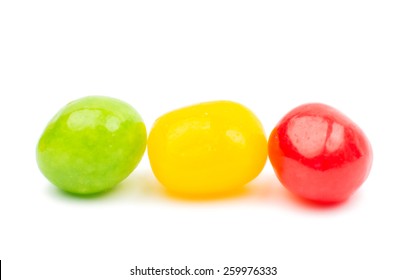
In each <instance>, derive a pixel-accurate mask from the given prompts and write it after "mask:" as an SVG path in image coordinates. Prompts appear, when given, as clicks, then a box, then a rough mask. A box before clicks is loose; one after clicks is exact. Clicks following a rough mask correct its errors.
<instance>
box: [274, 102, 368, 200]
mask: <svg viewBox="0 0 406 280" xmlns="http://www.w3.org/2000/svg"><path fill="white" fill-rule="evenodd" d="M268 151H269V158H270V160H271V163H272V166H273V168H274V170H275V173H276V175H277V177H278V178H279V180H280V182H281V183H282V184H283V185H284V186H285V187H286V188H287V189H289V190H290V191H292V192H293V193H295V194H297V195H299V196H301V197H304V198H307V199H310V200H314V201H318V202H326V203H329V202H340V201H343V200H345V199H347V198H348V197H349V196H350V195H351V194H353V193H354V191H355V190H357V189H358V188H359V187H360V186H361V184H362V183H363V182H364V181H365V180H366V178H367V177H368V174H369V171H370V168H371V164H372V149H371V146H370V143H369V141H368V139H367V137H366V136H365V134H364V133H363V132H362V131H361V129H360V128H359V127H358V126H357V125H356V124H355V123H354V122H353V121H351V120H350V119H349V118H347V117H346V116H344V115H343V114H342V113H340V112H339V111H337V110H336V109H334V108H332V107H330V106H327V105H324V104H317V103H314V104H305V105H302V106H299V107H297V108H295V109H293V110H292V111H290V112H289V113H288V114H287V115H286V116H285V117H284V118H283V119H282V120H281V121H280V122H279V123H278V124H277V126H276V127H275V128H274V130H273V131H272V133H271V135H270V137H269V141H268Z"/></svg>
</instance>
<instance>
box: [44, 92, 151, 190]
mask: <svg viewBox="0 0 406 280" xmlns="http://www.w3.org/2000/svg"><path fill="white" fill-rule="evenodd" d="M146 140H147V134H146V129H145V125H144V122H143V121H142V119H141V117H140V115H139V114H138V113H137V112H136V111H135V110H134V108H132V107H131V106H130V105H128V104H127V103H125V102H122V101H120V100H117V99H113V98H109V97H102V96H89V97H85V98H82V99H78V100H76V101H73V102H71V103H69V104H67V105H66V106H65V107H64V108H62V109H61V110H60V111H59V112H58V113H57V114H56V115H55V116H54V117H53V119H52V120H51V121H50V122H49V124H48V126H47V127H46V129H45V131H44V132H43V134H42V136H41V138H40V140H39V142H38V146H37V163H38V166H39V168H40V170H41V171H42V173H43V174H44V175H45V177H47V178H48V180H49V181H50V182H52V183H53V184H54V185H55V186H57V187H59V188H61V189H63V190H65V191H68V192H71V193H76V194H92V193H97V192H101V191H105V190H108V189H110V188H112V187H114V186H115V185H117V184H118V183H119V182H120V181H122V180H123V179H124V178H126V177H127V176H128V175H129V174H130V173H131V172H132V171H133V170H134V168H135V167H136V166H137V164H138V163H139V161H140V160H141V158H142V155H143V153H144V151H145V147H146Z"/></svg>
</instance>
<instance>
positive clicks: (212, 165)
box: [148, 101, 267, 196]
mask: <svg viewBox="0 0 406 280" xmlns="http://www.w3.org/2000/svg"><path fill="white" fill-rule="evenodd" d="M148 156H149V160H150V163H151V167H152V170H153V172H154V174H155V176H156V177H157V178H158V180H159V181H160V182H161V183H162V184H163V185H164V186H166V188H167V189H168V190H169V191H171V192H173V193H176V194H180V195H191V196H207V195H217V194H222V193H227V192H232V191H234V190H236V189H239V188H241V187H242V186H243V185H245V184H246V183H248V182H249V181H251V180H252V179H254V178H255V177H256V176H257V175H258V174H259V173H260V172H261V170H262V169H263V167H264V165H265V162H266V158H267V141H266V137H265V135H264V131H263V128H262V125H261V123H260V122H259V120H258V119H257V117H256V116H255V115H254V114H253V113H252V112H251V111H250V110H248V109H247V108H246V107H244V106H242V105H240V104H238V103H234V102H230V101H214V102H207V103H201V104H197V105H193V106H189V107H185V108H181V109H178V110H175V111H172V112H170V113H167V114H165V115H163V116H161V117H160V118H159V119H158V120H156V122H155V123H154V126H153V128H152V130H151V132H150V135H149V138H148Z"/></svg>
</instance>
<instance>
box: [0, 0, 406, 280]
mask: <svg viewBox="0 0 406 280" xmlns="http://www.w3.org/2000/svg"><path fill="white" fill-rule="evenodd" d="M405 15H406V4H405V1H391V0H382V1H373V0H372V1H371V0H369V1H360V0H348V1H347V0H344V1H314V0H309V1H219V0H216V1H208V0H207V1H118V0H115V1H86V0H78V1H76V0H71V1H44V0H39V1H18V0H13V1H8V0H2V1H1V2H0V121H1V139H0V141H1V145H0V163H1V171H0V174H1V182H0V259H1V260H2V274H3V275H2V276H3V277H4V279H59V280H63V279H117V280H121V279H136V277H134V276H130V269H131V268H133V267H134V266H136V265H137V266H138V267H143V268H146V267H148V266H154V267H157V268H168V267H171V266H173V267H183V266H185V265H188V266H189V267H191V268H213V269H216V270H217V269H222V267H224V266H277V267H278V271H279V273H278V275H277V276H276V277H260V276H255V277H254V276H252V277H250V279H268V278H271V279H272V278H275V279H406V271H405V269H404V268H403V266H404V264H405V260H406V255H405V252H406V242H405V238H406V230H405V227H404V224H405V215H406V203H405V195H406V189H405V187H406V186H405V179H404V178H405V177H404V173H405V163H404V159H405V157H406V152H405V143H406V133H405V120H406V116H405V106H404V104H405V102H404V101H403V100H402V99H401V97H402V95H404V94H405V91H406V79H405V77H406V75H405V74H406V16H405ZM92 94H101V95H108V96H112V97H116V98H120V99H122V100H124V101H127V102H128V103H130V104H132V105H133V106H134V107H135V108H136V109H137V110H138V111H139V113H140V114H141V115H142V117H143V118H144V120H145V122H146V124H147V127H148V129H150V128H151V125H152V123H153V121H154V120H155V119H156V118H157V117H158V116H159V115H161V114H163V113H165V112H167V111H170V110H172V109H175V108H178V107H181V106H184V105H188V104H193V103H197V102H201V101H208V100H216V99H229V100H234V101H237V102H240V103H242V104H244V105H246V106H247V107H249V108H250V109H251V110H253V111H254V112H255V113H256V114H257V115H258V117H259V118H260V119H261V121H262V123H263V125H264V127H265V130H266V133H267V135H269V133H270V131H271V130H272V128H273V127H274V126H275V125H276V123H277V121H278V120H279V119H280V118H281V117H282V116H283V115H284V114H285V113H287V112H288V111H289V110H291V109H292V108H293V107H295V106H297V105H300V104H302V103H304V102H314V101H316V102H323V103H327V104H329V105H332V106H334V107H336V108H338V109H339V110H341V111H342V112H344V113H345V114H347V115H348V116H349V117H350V118H352V119H353V120H354V121H355V122H357V123H358V125H359V126H360V127H361V128H362V129H363V130H364V131H365V133H366V134H367V135H368V137H369V139H370V141H371V143H372V146H373V149H374V163H373V168H372V171H371V174H370V176H369V179H368V180H367V181H366V183H365V184H364V185H363V186H362V188H361V189H360V190H359V191H358V192H357V193H356V194H355V195H354V196H353V197H352V199H350V200H349V201H348V202H346V203H344V204H342V205H338V206H335V207H327V208H325V207H316V206H314V205H311V204H306V203H303V202H301V201H298V200H297V199H295V198H294V197H293V196H291V195H290V194H289V193H288V192H287V191H285V189H284V188H283V187H282V186H281V185H280V184H279V183H278V182H277V180H276V179H275V176H274V174H273V170H272V168H271V165H270V164H269V163H267V165H266V167H265V169H264V170H263V172H262V173H261V175H260V176H259V177H258V178H257V179H256V180H255V181H253V182H252V183H250V184H249V192H248V193H247V194H246V195H245V196H241V197H232V198H228V199H219V200H214V201H185V200H179V199H176V198H172V197H168V196H166V195H165V194H164V193H163V192H162V189H161V187H160V186H159V184H158V183H157V182H156V180H155V178H154V177H153V175H152V173H151V170H150V168H149V163H148V158H147V157H146V156H145V157H144V159H143V161H142V163H141V164H140V166H139V167H138V168H137V169H136V170H135V172H134V173H133V174H132V175H131V176H130V177H129V178H128V179H126V180H125V181H124V182H123V183H122V184H121V185H119V186H118V187H117V188H116V189H115V190H113V191H111V192H110V193H108V194H106V195H102V196H96V197H91V198H88V199H85V198H78V197H74V196H69V195H66V194H64V193H62V192H60V191H58V190H57V189H56V188H55V187H53V186H52V185H51V184H49V183H48V182H47V181H46V179H45V178H44V177H43V176H42V174H41V173H40V171H39V170H38V168H37V166H36V161H35V147H36V144H37V141H38V139H39V137H40V135H41V133H42V130H43V129H44V128H45V126H46V124H47V122H48V121H49V119H50V118H51V117H52V116H53V115H54V114H55V113H56V112H57V111H58V110H59V109H60V108H61V107H62V106H64V105H65V104H66V103H68V102H69V101H71V100H73V99H77V98H80V97H83V96H86V95H92ZM168 278H171V279H178V278H180V277H168ZM182 278H184V279H194V278H195V279H227V278H230V279H231V278H232V279H239V278H241V279H246V278H244V277H229V276H228V277H226V276H221V275H220V274H219V273H218V274H217V275H216V276H212V277H182ZM137 279H154V278H153V277H144V278H142V277H141V278H140V277H139V278H137Z"/></svg>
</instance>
